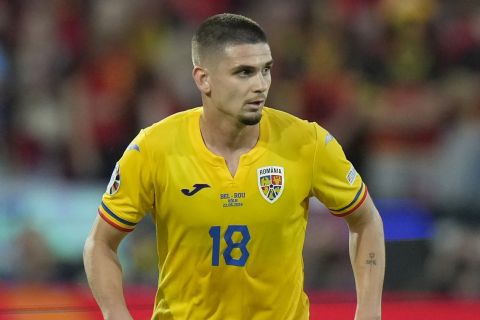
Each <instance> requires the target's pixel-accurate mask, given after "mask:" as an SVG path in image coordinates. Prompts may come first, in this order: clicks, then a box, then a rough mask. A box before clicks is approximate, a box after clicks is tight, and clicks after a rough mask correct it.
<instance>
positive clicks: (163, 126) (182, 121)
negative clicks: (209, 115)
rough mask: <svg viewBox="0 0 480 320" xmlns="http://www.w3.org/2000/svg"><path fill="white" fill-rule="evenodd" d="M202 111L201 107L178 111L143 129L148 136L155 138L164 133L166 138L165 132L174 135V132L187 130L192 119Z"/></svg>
mask: <svg viewBox="0 0 480 320" xmlns="http://www.w3.org/2000/svg"><path fill="white" fill-rule="evenodd" d="M200 112H201V107H197V108H192V109H188V110H185V111H181V112H177V113H174V114H172V115H170V116H168V117H166V118H164V119H162V120H160V121H158V122H156V123H154V124H152V125H151V126H149V127H147V128H144V129H143V130H142V131H143V132H144V133H145V136H146V137H152V138H155V137H156V136H158V135H162V136H163V137H164V138H166V136H165V134H168V136H172V137H174V136H173V135H172V133H173V132H175V131H181V130H185V128H186V127H187V126H188V125H189V122H190V121H191V119H192V118H193V117H195V116H198V115H199V113H200Z"/></svg>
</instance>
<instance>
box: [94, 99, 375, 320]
mask: <svg viewBox="0 0 480 320" xmlns="http://www.w3.org/2000/svg"><path fill="white" fill-rule="evenodd" d="M202 112H203V109H202V108H201V107H199V108H194V109H191V110H188V111H184V112H181V113H177V114H174V115H172V116H170V117H168V118H166V119H164V120H162V121H160V122H158V123H156V124H154V125H153V126H151V127H149V128H147V129H144V130H142V131H141V132H140V133H139V135H138V136H137V137H136V138H135V139H134V140H133V142H132V143H131V144H130V145H129V147H128V148H127V150H126V151H125V153H124V155H123V156H122V158H121V159H120V160H119V162H118V163H117V165H116V167H115V170H114V173H113V174H112V179H111V181H110V183H109V185H108V187H107V191H106V192H105V194H104V196H103V199H102V203H101V205H100V207H99V214H100V215H101V216H102V218H103V219H104V220H105V221H107V222H108V223H110V224H111V225H113V226H114V227H116V228H118V229H120V230H123V231H127V232H128V231H131V230H133V229H134V228H135V225H136V224H137V223H138V222H139V221H140V220H141V219H142V218H143V217H144V215H145V214H147V213H151V214H152V216H153V219H154V221H155V225H156V236H157V254H158V258H159V262H158V268H159V283H158V290H157V294H156V299H155V306H154V312H153V316H152V319H189V320H191V319H199V320H205V319H219V320H228V319H232V320H234V319H235V320H238V319H245V320H247V319H248V320H262V319H265V320H271V319H276V320H282V319H292V320H299V319H308V318H309V302H308V297H307V295H306V294H305V293H304V290H303V280H304V275H303V259H302V249H303V243H304V238H305V229H306V225H307V218H308V203H309V198H310V197H312V196H315V197H317V198H318V199H319V200H320V201H321V202H323V203H324V204H325V205H326V207H328V208H329V209H330V210H331V212H332V213H333V214H335V215H338V216H344V215H347V214H349V213H350V212H352V211H354V210H355V209H356V208H357V207H358V206H359V205H360V204H361V203H362V201H363V200H364V199H365V197H366V194H367V190H366V187H365V185H364V183H363V182H362V179H361V178H360V176H359V174H357V172H356V171H355V169H354V167H353V166H352V164H351V163H350V162H349V161H348V160H347V159H346V158H345V155H344V153H343V151H342V148H341V147H340V145H339V144H338V143H337V141H336V140H335V139H334V138H333V137H332V136H331V135H330V134H329V133H328V132H327V131H326V130H324V129H322V128H321V127H320V126H319V125H317V124H315V123H311V122H307V121H304V120H301V119H298V118H296V117H294V116H292V115H290V114H287V113H285V112H282V111H278V110H275V109H270V108H267V107H265V108H264V109H263V115H262V119H261V121H260V136H259V140H258V142H257V144H256V146H255V147H254V148H253V149H251V150H250V151H249V152H247V153H246V154H243V155H242V156H241V158H240V162H239V164H238V169H237V171H236V173H235V176H232V175H231V174H230V171H229V170H228V167H227V165H226V163H225V160H224V159H223V158H222V157H220V156H218V155H215V154H214V153H212V152H211V151H210V150H208V149H207V147H206V146H205V144H204V142H203V139H202V136H201V132H200V115H201V113H202Z"/></svg>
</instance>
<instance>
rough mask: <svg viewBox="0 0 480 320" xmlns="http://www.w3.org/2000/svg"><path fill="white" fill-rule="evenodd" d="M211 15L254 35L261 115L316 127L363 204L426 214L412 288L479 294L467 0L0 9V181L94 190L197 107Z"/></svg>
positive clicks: (479, 12)
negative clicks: (427, 233)
mask: <svg viewBox="0 0 480 320" xmlns="http://www.w3.org/2000/svg"><path fill="white" fill-rule="evenodd" d="M227 11H229V12H234V13H241V14H244V15H247V16H249V17H251V18H253V19H254V20H256V21H258V22H259V23H260V24H261V25H262V26H263V27H264V29H265V31H266V32H267V35H268V37H269V42H270V45H271V48H272V53H273V58H274V61H275V65H274V68H273V74H272V76H273V83H272V88H271V91H270V94H269V100H268V105H270V106H273V107H276V108H279V109H283V110H286V111H288V112H291V113H293V114H295V115H297V116H300V117H303V118H305V119H308V120H311V121H317V122H319V123H320V124H321V125H322V126H324V127H325V128H326V129H328V130H329V131H330V132H331V133H332V134H333V135H334V136H335V137H336V138H337V139H338V140H339V141H340V142H341V143H342V145H343V146H344V149H345V152H346V154H347V156H348V157H349V158H350V159H351V161H352V162H353V163H354V164H355V166H356V167H357V170H358V171H359V172H361V173H362V176H363V177H364V179H365V180H366V182H367V184H368V186H369V190H370V192H371V194H372V195H373V196H374V197H378V198H409V199H416V200H418V201H420V202H422V203H423V204H425V205H426V206H428V207H429V208H430V209H431V212H432V214H433V215H435V217H436V221H437V223H438V228H436V229H435V233H434V235H433V239H432V244H431V247H430V250H429V253H428V261H427V263H426V264H425V270H426V274H428V275H429V276H428V277H427V278H428V279H426V280H425V283H426V285H428V286H429V288H433V289H438V290H457V291H458V292H462V293H466V294H478V295H480V231H479V230H480V229H479V228H480V227H479V226H480V4H479V3H478V2H477V1H467V0H448V1H447V0H444V1H440V0H422V1H418V0H402V1H398V0H325V1H320V0H301V1H289V0H261V1H258V0H205V1H195V0H137V1H129V0H102V1H84V0H83V1H82V0H29V1H25V0H24V1H21V0H17V1H13V0H12V1H9V0H0V181H1V179H2V176H3V177H5V176H12V175H13V176H31V175H35V176H49V177H51V176H55V177H58V178H60V179H65V180H67V181H73V182H77V181H98V180H101V181H105V182H106V181H107V180H108V177H109V175H110V173H111V170H112V169H113V166H114V163H115V162H116V161H117V159H118V158H119V157H120V155H121V154H122V152H123V151H124V149H125V147H126V146H127V145H128V143H129V141H130V140H131V139H132V138H133V137H134V136H135V135H136V133H137V132H138V130H139V129H140V128H142V127H145V126H148V125H150V124H152V123H154V122H156V121H158V120H160V119H162V118H164V117H166V116H167V115H169V114H171V113H173V112H176V111H180V110H184V109H186V108H189V107H192V106H198V105H200V103H201V101H200V96H199V94H198V92H197V89H196V88H195V86H194V83H193V80H192V79H191V69H192V64H191V59H190V40H191V36H192V34H193V32H194V30H195V28H196V27H197V26H198V23H199V22H200V21H202V20H203V19H204V18H206V17H207V16H209V15H211V14H215V13H220V12H227ZM324 232H325V230H324ZM137 254H139V255H141V254H142V253H141V252H140V251H139V252H137ZM329 254H331V255H333V254H334V252H329ZM147 256H148V254H147ZM307 268H308V267H307ZM460 271H461V272H460ZM339 278H341V277H340V276H339Z"/></svg>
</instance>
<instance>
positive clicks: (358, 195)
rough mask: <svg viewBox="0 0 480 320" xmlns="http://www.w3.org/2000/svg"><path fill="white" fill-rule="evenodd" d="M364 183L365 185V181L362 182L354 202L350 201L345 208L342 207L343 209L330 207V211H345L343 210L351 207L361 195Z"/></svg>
mask: <svg viewBox="0 0 480 320" xmlns="http://www.w3.org/2000/svg"><path fill="white" fill-rule="evenodd" d="M363 185H364V183H363V182H362V186H361V187H360V190H358V192H357V194H356V195H355V198H353V200H352V202H350V203H349V204H347V205H346V206H345V207H343V208H341V209H330V211H335V212H339V211H343V210H345V209H348V208H349V207H351V206H352V205H353V204H354V203H355V202H357V200H358V197H360V195H361V194H362V191H363Z"/></svg>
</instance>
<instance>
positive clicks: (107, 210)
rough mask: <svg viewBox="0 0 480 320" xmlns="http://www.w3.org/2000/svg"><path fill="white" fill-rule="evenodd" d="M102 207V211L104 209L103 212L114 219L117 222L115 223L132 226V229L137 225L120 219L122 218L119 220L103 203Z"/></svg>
mask: <svg viewBox="0 0 480 320" xmlns="http://www.w3.org/2000/svg"><path fill="white" fill-rule="evenodd" d="M102 207H103V209H105V211H106V212H107V213H108V214H109V215H110V216H111V217H112V218H114V219H115V220H117V221H119V222H121V223H123V224H126V225H127V226H132V227H134V226H136V225H137V224H136V223H133V222H130V221H127V220H125V219H122V218H120V217H119V216H117V215H116V214H115V213H113V212H112V211H111V210H110V209H108V207H107V206H106V205H105V203H103V201H102Z"/></svg>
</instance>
